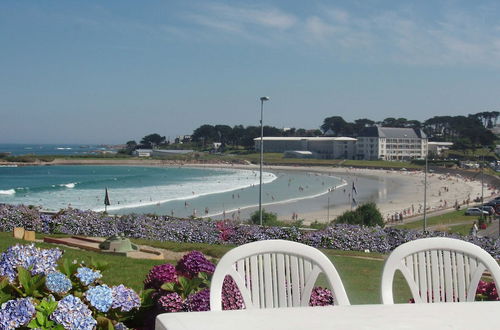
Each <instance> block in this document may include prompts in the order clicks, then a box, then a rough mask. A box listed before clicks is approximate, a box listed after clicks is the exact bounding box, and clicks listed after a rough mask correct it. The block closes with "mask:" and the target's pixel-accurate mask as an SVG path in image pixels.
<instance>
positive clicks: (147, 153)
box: [134, 149, 153, 157]
mask: <svg viewBox="0 0 500 330" xmlns="http://www.w3.org/2000/svg"><path fill="white" fill-rule="evenodd" d="M152 153H153V150H152V149H136V150H134V156H139V157H151V154H152Z"/></svg>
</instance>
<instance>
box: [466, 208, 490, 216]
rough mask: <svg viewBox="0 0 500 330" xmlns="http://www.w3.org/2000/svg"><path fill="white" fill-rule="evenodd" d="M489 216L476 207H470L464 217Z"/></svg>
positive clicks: (486, 212)
mask: <svg viewBox="0 0 500 330" xmlns="http://www.w3.org/2000/svg"><path fill="white" fill-rule="evenodd" d="M481 214H482V215H489V213H488V211H482V210H481V209H479V208H477V207H470V208H468V209H467V211H465V215H481Z"/></svg>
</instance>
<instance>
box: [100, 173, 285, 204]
mask: <svg viewBox="0 0 500 330" xmlns="http://www.w3.org/2000/svg"><path fill="white" fill-rule="evenodd" d="M253 172H254V171H248V170H238V171H235V172H234V174H235V176H234V177H232V180H227V178H225V177H219V176H212V177H210V178H207V180H206V181H205V184H204V185H199V184H196V185H195V186H196V187H197V188H198V189H201V188H202V187H203V186H205V190H204V191H199V192H194V194H193V193H192V191H191V188H193V186H191V185H185V184H184V185H183V184H180V185H175V186H173V185H172V186H164V187H158V189H159V190H161V192H160V193H159V194H158V195H161V196H169V197H167V198H160V199H156V200H148V201H141V202H136V203H126V204H120V205H117V204H114V205H111V206H108V207H107V209H108V211H117V210H122V209H130V208H137V207H143V206H153V205H158V204H164V203H168V202H172V201H179V200H192V199H195V198H198V197H202V196H207V195H212V194H220V193H225V192H230V191H236V190H240V189H244V188H248V187H252V186H254V185H256V184H258V180H257V179H258V177H257V179H256V181H253V180H245V183H243V184H239V185H237V182H238V181H239V179H238V177H240V178H243V177H248V178H255V177H254V176H253ZM262 179H263V180H262V182H263V183H264V184H266V183H270V182H273V181H274V180H276V179H277V176H276V175H275V174H274V173H269V172H264V173H263V178H262ZM207 181H210V182H207ZM223 182H226V184H224V183H223ZM180 187H183V188H184V189H181V188H180ZM145 189H149V188H147V187H146V188H138V189H134V190H131V191H130V193H128V192H127V190H126V189H123V188H121V189H117V190H118V191H116V192H117V193H118V194H120V195H122V196H127V195H128V196H130V195H132V194H133V193H134V192H135V194H136V195H139V196H141V195H142V196H147V195H148V194H145V193H143V192H142V190H145ZM148 191H149V194H151V191H150V190H148ZM111 193H112V192H111V191H110V194H111ZM173 196H175V197H173ZM93 210H94V211H98V212H99V211H104V208H103V207H97V208H93Z"/></svg>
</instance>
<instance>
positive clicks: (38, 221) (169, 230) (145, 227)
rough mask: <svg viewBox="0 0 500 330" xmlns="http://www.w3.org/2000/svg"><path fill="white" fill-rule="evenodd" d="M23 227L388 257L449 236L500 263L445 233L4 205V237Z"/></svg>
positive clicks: (498, 251)
mask: <svg viewBox="0 0 500 330" xmlns="http://www.w3.org/2000/svg"><path fill="white" fill-rule="evenodd" d="M14 227H24V228H28V229H32V230H35V231H37V232H40V233H63V234H68V235H85V236H101V237H108V236H112V235H116V234H123V235H125V236H126V237H130V238H143V239H149V240H157V241H172V242H188V243H207V244H235V245H241V244H244V243H249V242H253V241H257V240H265V239H286V240H291V241H296V242H301V243H304V244H307V245H310V246H313V247H317V248H328V249H340V250H354V251H364V250H370V251H372V252H380V253H388V252H390V251H392V250H393V249H394V248H396V247H397V246H399V245H401V244H403V243H406V242H408V241H411V240H415V239H418V238H424V237H433V236H446V237H453V238H458V239H462V240H466V241H469V242H471V243H474V244H476V245H479V246H480V247H481V248H483V249H485V250H486V251H488V252H489V253H490V254H491V255H492V256H493V257H494V258H496V259H500V240H498V239H490V238H478V237H473V236H460V235H458V234H446V233H443V232H430V233H427V234H424V233H422V232H419V231H412V230H402V229H395V228H380V227H363V226H357V225H347V224H339V225H333V226H330V227H328V228H326V229H324V230H317V231H301V230H300V229H298V228H295V227H291V228H282V227H260V226H256V225H240V224H236V223H232V222H230V221H224V222H222V221H210V220H187V219H178V218H172V217H169V216H155V215H139V214H130V215H123V216H109V215H106V214H104V213H102V212H93V211H82V210H76V209H71V208H70V209H64V210H61V211H60V212H59V213H57V214H55V215H52V216H49V215H46V214H42V213H40V212H39V209H38V208H36V207H26V206H13V205H5V204H0V231H12V229H13V228H14Z"/></svg>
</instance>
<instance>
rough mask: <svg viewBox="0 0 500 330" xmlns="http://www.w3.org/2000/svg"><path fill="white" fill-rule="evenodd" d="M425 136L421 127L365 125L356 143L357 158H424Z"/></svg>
mask: <svg viewBox="0 0 500 330" xmlns="http://www.w3.org/2000/svg"><path fill="white" fill-rule="evenodd" d="M426 152H427V136H426V135H425V133H424V132H423V131H422V130H421V129H413V128H399V127H376V126H375V127H365V128H364V129H363V130H361V132H359V136H358V141H357V144H356V154H357V158H358V159H365V160H376V159H381V160H408V159H416V158H417V159H418V158H424V157H425V154H426Z"/></svg>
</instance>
